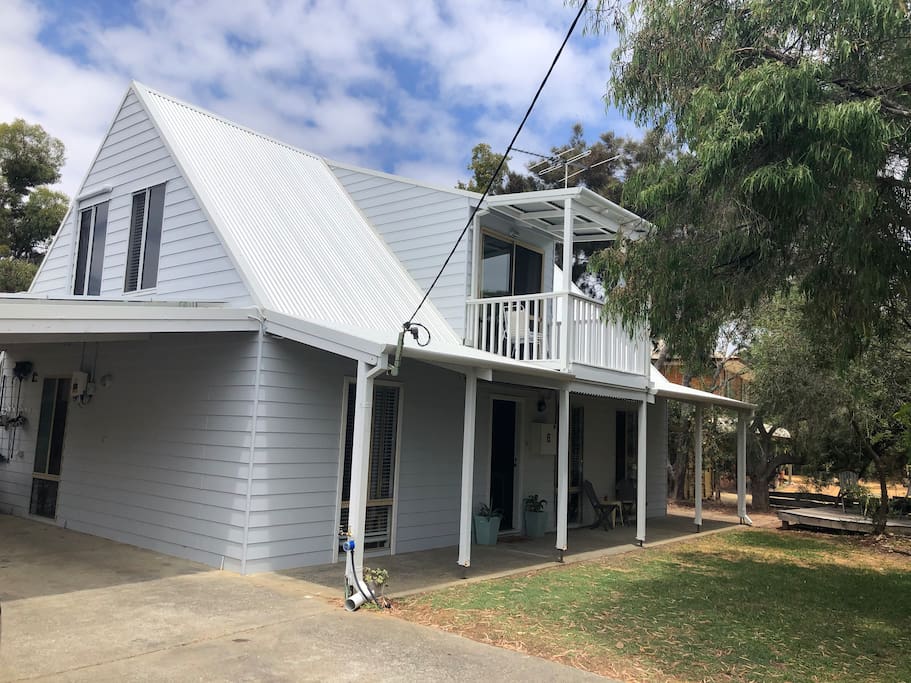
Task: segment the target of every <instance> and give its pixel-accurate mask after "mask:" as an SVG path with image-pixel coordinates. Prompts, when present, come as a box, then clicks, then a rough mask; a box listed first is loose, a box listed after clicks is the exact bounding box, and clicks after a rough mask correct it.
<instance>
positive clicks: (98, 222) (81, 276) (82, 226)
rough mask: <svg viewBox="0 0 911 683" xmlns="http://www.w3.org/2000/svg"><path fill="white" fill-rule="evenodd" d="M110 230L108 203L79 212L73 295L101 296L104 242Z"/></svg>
mask: <svg viewBox="0 0 911 683" xmlns="http://www.w3.org/2000/svg"><path fill="white" fill-rule="evenodd" d="M107 229H108V203H107V202H102V203H101V204H95V205H94V206H90V207H88V208H87V209H82V210H81V211H80V212H79V239H78V241H77V242H76V244H77V248H76V277H75V279H74V281H73V294H78V295H83V294H90V295H93V296H97V295H98V294H101V276H102V271H103V268H104V242H105V238H106V236H107Z"/></svg>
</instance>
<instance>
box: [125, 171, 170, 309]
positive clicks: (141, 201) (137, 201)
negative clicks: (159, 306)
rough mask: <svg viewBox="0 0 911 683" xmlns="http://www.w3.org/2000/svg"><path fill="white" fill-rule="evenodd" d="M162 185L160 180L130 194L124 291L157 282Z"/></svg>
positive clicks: (162, 212)
mask: <svg viewBox="0 0 911 683" xmlns="http://www.w3.org/2000/svg"><path fill="white" fill-rule="evenodd" d="M164 189H165V186H164V184H161V185H156V186H155V187H150V188H148V189H146V190H143V191H142V192H137V193H136V194H134V195H133V211H132V213H131V215H130V241H129V243H128V244H127V272H126V279H125V280H124V284H123V291H124V292H135V291H136V290H137V289H151V288H153V287H155V286H156V285H157V284H158V256H159V252H160V250H161V224H162V220H163V217H164Z"/></svg>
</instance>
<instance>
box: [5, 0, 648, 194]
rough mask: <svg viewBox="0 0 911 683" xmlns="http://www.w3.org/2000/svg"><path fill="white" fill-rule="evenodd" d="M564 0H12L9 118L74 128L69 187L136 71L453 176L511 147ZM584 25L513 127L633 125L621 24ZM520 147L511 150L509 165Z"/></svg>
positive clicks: (336, 141)
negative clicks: (616, 100) (613, 88)
mask: <svg viewBox="0 0 911 683" xmlns="http://www.w3.org/2000/svg"><path fill="white" fill-rule="evenodd" d="M574 13H575V9H574V8H571V7H566V6H565V5H564V3H563V1H562V0H486V1H481V0H421V1H420V2H416V1H414V0H384V1H383V2H369V3H368V2H364V1H363V0H362V1H360V2H357V1H354V0H351V1H349V0H331V1H323V0H303V1H299V2H285V1H284V0H260V1H258V2H220V1H215V0H213V1H211V2H205V1H202V0H192V1H191V0H170V1H168V2H161V1H158V2H153V1H152V0H137V1H135V2H127V1H124V0H121V1H117V2H114V1H110V0H44V1H40V2H39V1H37V0H36V1H32V2H27V1H26V0H3V2H2V3H0V63H2V64H4V66H5V69H4V71H5V73H4V75H3V76H2V77H0V121H9V120H11V119H13V118H15V117H22V118H25V119H26V120H28V121H30V122H33V123H40V124H41V125H43V126H44V127H45V128H46V129H47V130H48V131H49V132H50V133H51V134H53V135H55V136H57V137H59V138H60V139H61V140H63V142H64V143H65V144H66V146H67V163H66V166H65V168H64V174H63V179H62V182H61V184H60V186H61V189H63V190H64V191H66V192H68V193H70V194H72V193H74V192H75V191H76V190H77V189H78V184H79V183H80V181H81V179H82V176H83V174H84V173H85V171H86V169H87V167H88V165H89V164H90V163H91V160H92V157H93V156H94V154H95V152H96V150H97V147H98V144H99V143H100V142H101V138H102V137H103V135H104V133H105V130H106V128H107V126H108V125H109V123H110V120H111V117H112V116H113V114H114V112H115V110H116V108H117V106H118V104H119V102H120V100H121V98H122V97H123V94H124V92H125V91H126V88H127V85H128V84H129V82H130V80H131V79H135V80H138V81H141V82H143V83H145V84H146V85H148V86H150V87H153V88H155V89H157V90H160V91H162V92H165V93H168V94H170V95H174V96H176V97H179V98H181V99H184V100H186V101H188V102H191V103H193V104H196V105H199V106H202V107H204V108H206V109H210V110H212V111H214V112H216V113H218V114H221V115H222V116H225V117H227V118H229V119H231V120H234V121H237V122H239V123H242V124H244V125H246V126H249V127H250V128H253V129H255V130H258V131H262V132H264V133H267V134H270V135H273V136H275V137H277V138H279V139H281V140H284V141H286V142H289V143H291V144H294V145H297V146H299V147H301V148H303V149H306V150H309V151H312V152H315V153H317V154H321V155H324V156H326V157H329V158H331V159H337V160H340V161H346V162H349V163H354V164H359V165H363V166H367V167H370V168H377V169H381V170H384V171H388V172H391V173H398V174H402V175H405V176H410V177H414V178H418V179H421V180H424V181H426V182H431V183H436V184H440V185H445V186H451V185H454V184H455V182H456V181H457V180H460V179H461V180H467V178H468V172H467V170H466V169H465V166H466V165H467V163H468V159H469V156H470V151H471V147H472V146H473V145H474V144H475V143H477V142H479V141H485V142H488V143H489V144H490V145H491V146H492V147H493V148H494V149H496V150H502V149H504V148H505V146H506V145H507V144H508V142H509V139H510V137H511V136H512V133H513V131H514V129H515V126H516V125H517V124H518V122H519V120H520V119H521V117H522V115H523V114H524V112H525V109H526V107H527V106H528V103H529V102H530V100H531V97H532V96H533V95H534V92H535V89H536V88H537V85H538V82H539V81H540V79H541V78H542V77H543V75H544V73H545V71H546V69H547V67H548V65H549V63H550V60H551V59H552V57H553V54H554V52H555V51H556V49H557V47H558V46H559V44H560V41H561V40H562V38H563V35H564V33H565V31H566V29H567V27H568V26H569V23H570V22H571V21H572V18H573V16H574ZM580 29H581V26H580V27H579V28H578V29H577V32H576V34H575V35H574V36H573V38H572V40H571V42H570V44H569V46H568V47H567V50H566V51H564V54H563V57H562V59H561V61H560V63H559V65H558V66H557V68H556V69H555V70H554V73H553V75H552V76H551V80H550V82H549V83H548V86H547V89H546V90H545V91H544V93H543V95H542V97H541V99H540V100H539V102H538V106H537V107H536V109H535V112H534V114H533V115H532V118H531V119H530V121H529V123H528V124H527V126H526V129H525V131H524V132H523V134H522V136H521V137H520V138H519V141H518V143H517V145H518V146H519V147H521V148H524V149H530V150H533V151H542V152H544V151H547V150H548V149H550V147H551V146H553V145H556V144H561V143H563V142H565V141H566V140H567V139H568V138H569V133H570V126H571V125H572V124H573V123H574V122H576V121H581V122H582V123H583V125H584V126H585V130H586V134H587V138H588V139H589V140H592V141H593V140H594V139H596V137H597V135H598V134H599V133H601V132H602V131H605V130H614V131H616V132H617V133H619V134H625V135H628V134H635V130H636V129H635V127H634V126H633V125H632V124H631V123H629V122H628V121H626V120H625V119H624V118H623V117H622V116H621V115H619V114H618V113H617V112H616V111H613V110H608V109H607V108H606V107H605V104H604V99H603V97H604V93H605V83H606V81H607V79H608V76H609V69H610V52H611V50H612V49H613V47H614V44H615V41H614V40H613V38H609V37H605V36H584V35H583V34H582V31H581V30H580ZM526 160H527V159H526V157H524V156H522V155H519V154H517V155H515V156H514V159H513V162H512V164H513V167H521V166H522V165H523V164H524V163H525V161H526Z"/></svg>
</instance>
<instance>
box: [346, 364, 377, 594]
mask: <svg viewBox="0 0 911 683" xmlns="http://www.w3.org/2000/svg"><path fill="white" fill-rule="evenodd" d="M370 370H371V368H369V367H368V365H367V363H366V362H364V361H362V360H359V361H358V362H357V383H356V384H355V394H354V435H353V439H352V444H351V491H350V493H349V499H348V533H349V534H350V536H351V538H353V539H354V542H355V548H354V563H355V571H356V572H357V575H358V577H360V576H362V575H363V569H364V535H365V525H366V522H367V481H368V478H369V476H370V470H369V467H370V425H371V422H372V421H373V376H372V374H371V373H370ZM345 575H346V576H347V577H348V580H349V582H350V583H352V584H354V582H355V578H354V577H353V576H352V575H351V567H350V565H349V564H348V563H346V564H345Z"/></svg>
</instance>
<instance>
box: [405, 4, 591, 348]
mask: <svg viewBox="0 0 911 683" xmlns="http://www.w3.org/2000/svg"><path fill="white" fill-rule="evenodd" d="M587 6H588V0H584V1H583V2H582V4H581V5H580V6H579V11H578V12H577V13H576V18H575V19H573V23H572V24H570V26H569V30H568V31H567V32H566V37H565V38H563V42H562V43H561V44H560V48H559V49H558V50H557V54H555V55H554V59H553V61H552V62H551V63H550V68H548V69H547V73H546V74H544V79H543V80H542V81H541V85H539V86H538V91H537V92H536V93H535V96H534V98H532V100H531V104H530V105H528V110H527V111H526V112H525V116H523V117H522V122H521V123H519V127H518V128H516V132H515V134H514V135H513V136H512V140H510V142H509V145H508V146H507V147H506V151H505V152H504V153H503V156H502V158H501V159H500V163H499V164H497V170H496V171H494V172H493V175H492V176H490V179H489V180H488V181H487V186H486V187H485V188H484V192H483V193H482V194H481V198H480V199H478V201H477V203H476V204H475V205H474V208H472V210H471V214H470V215H469V216H468V221H467V222H466V223H465V227H464V228H462V232H460V233H459V236H458V238H457V239H456V241H455V244H453V245H452V250H451V251H450V252H449V255H448V256H447V257H446V260H445V261H443V265H442V267H440V270H439V272H438V273H437V274H436V277H434V278H433V282H431V283H430V286H429V287H428V288H427V291H426V292H424V296H423V298H422V299H421V302H420V303H419V304H418V305H417V308H415V309H414V313H412V314H411V316H410V317H409V318H408V320H407V321H406V322H404V323H402V328H403V331H408V330H410V329H411V327H412V325H413V323H414V317H415V316H416V315H417V314H418V312H419V311H420V310H421V307H422V306H423V305H424V304H425V303H426V302H427V299H428V298H429V297H430V292H431V291H433V288H434V287H435V286H436V284H437V282H439V280H440V277H441V276H442V275H443V271H444V270H446V266H448V265H449V261H450V260H452V257H453V255H454V254H455V252H456V249H458V248H459V244H461V242H462V238H464V237H465V233H466V232H468V228H470V227H471V225H472V223H473V222H474V217H475V215H476V214H477V213H478V210H479V209H480V208H481V204H483V203H484V200H485V199H487V195H488V194H490V188H491V187H493V182H494V180H495V179H496V177H497V176H498V175H500V171H501V170H502V168H503V164H505V163H506V157H508V156H509V153H510V152H511V151H512V150H513V145H514V144H515V143H516V139H517V138H518V137H519V133H521V132H522V128H523V127H524V126H525V122H526V121H528V117H529V116H531V112H532V110H533V109H534V108H535V104H537V102H538V97H540V95H541V91H542V90H544V86H545V85H546V84H547V79H548V78H550V74H551V72H552V71H553V70H554V67H555V66H556V65H557V62H558V61H559V59H560V55H561V54H563V48H565V47H566V43H568V42H569V38H570V36H572V34H573V31H574V30H575V28H576V24H578V23H579V19H580V17H581V16H582V13H583V12H584V11H585V8H586V7H587ZM399 339H400V340H401V339H402V335H399ZM399 343H400V344H401V341H400V342H399Z"/></svg>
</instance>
